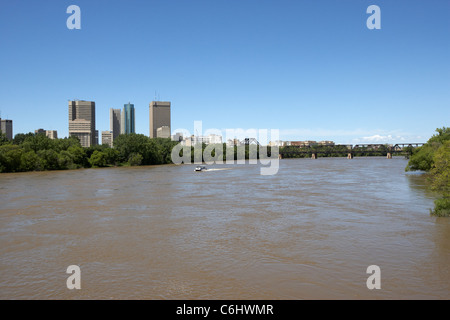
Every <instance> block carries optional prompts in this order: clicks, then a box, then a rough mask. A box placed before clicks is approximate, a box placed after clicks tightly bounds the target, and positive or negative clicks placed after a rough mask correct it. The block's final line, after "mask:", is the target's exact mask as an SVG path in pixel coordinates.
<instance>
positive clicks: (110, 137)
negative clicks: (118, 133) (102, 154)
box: [102, 131, 114, 148]
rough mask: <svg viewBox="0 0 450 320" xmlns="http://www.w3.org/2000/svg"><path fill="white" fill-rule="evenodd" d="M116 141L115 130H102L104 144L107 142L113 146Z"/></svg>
mask: <svg viewBox="0 0 450 320" xmlns="http://www.w3.org/2000/svg"><path fill="white" fill-rule="evenodd" d="M113 141H114V133H113V131H102V144H106V145H108V146H110V147H111V148H112V146H113Z"/></svg>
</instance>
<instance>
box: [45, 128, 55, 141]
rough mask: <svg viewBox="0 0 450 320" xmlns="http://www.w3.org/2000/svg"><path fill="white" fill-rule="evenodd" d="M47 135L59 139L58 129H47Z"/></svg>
mask: <svg viewBox="0 0 450 320" xmlns="http://www.w3.org/2000/svg"><path fill="white" fill-rule="evenodd" d="M45 135H46V136H47V137H49V138H50V139H52V140H53V139H58V131H56V130H45Z"/></svg>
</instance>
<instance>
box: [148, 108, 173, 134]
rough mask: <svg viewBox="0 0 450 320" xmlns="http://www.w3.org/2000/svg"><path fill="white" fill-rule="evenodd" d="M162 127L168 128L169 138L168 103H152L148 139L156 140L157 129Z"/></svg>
mask: <svg viewBox="0 0 450 320" xmlns="http://www.w3.org/2000/svg"><path fill="white" fill-rule="evenodd" d="M162 127H168V130H169V136H170V102H169V101H152V102H150V138H156V137H157V136H158V128H162ZM164 130H167V129H164Z"/></svg>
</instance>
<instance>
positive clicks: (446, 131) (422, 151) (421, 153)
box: [405, 127, 450, 217]
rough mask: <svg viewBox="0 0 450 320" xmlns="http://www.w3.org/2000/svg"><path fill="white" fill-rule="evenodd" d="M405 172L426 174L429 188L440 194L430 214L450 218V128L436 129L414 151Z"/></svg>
mask: <svg viewBox="0 0 450 320" xmlns="http://www.w3.org/2000/svg"><path fill="white" fill-rule="evenodd" d="M405 170H406V171H416V170H421V171H425V172H427V178H428V181H429V187H430V188H431V190H434V191H436V192H437V193H438V194H440V197H439V198H438V199H436V200H435V201H434V209H433V210H431V214H432V215H435V216H441V217H443V216H446V217H448V216H450V128H448V127H443V128H438V129H436V134H434V135H433V136H432V137H431V138H430V139H429V140H428V141H427V143H425V144H424V145H423V146H422V147H419V148H416V149H414V150H413V152H412V155H411V157H410V159H409V161H408V165H407V166H406V168H405Z"/></svg>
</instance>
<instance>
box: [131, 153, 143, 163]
mask: <svg viewBox="0 0 450 320" xmlns="http://www.w3.org/2000/svg"><path fill="white" fill-rule="evenodd" d="M142 159H143V157H142V155H141V154H140V153H132V154H130V157H129V158H128V164H129V165H130V166H139V165H141V163H142Z"/></svg>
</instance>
